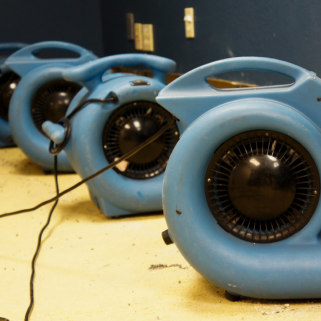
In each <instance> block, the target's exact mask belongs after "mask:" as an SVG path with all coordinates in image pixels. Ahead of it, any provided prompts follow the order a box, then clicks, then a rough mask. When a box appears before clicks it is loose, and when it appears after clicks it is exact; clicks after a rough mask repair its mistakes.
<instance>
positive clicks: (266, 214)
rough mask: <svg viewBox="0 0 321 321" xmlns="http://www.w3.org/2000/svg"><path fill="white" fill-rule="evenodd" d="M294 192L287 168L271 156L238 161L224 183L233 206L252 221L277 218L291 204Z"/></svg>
mask: <svg viewBox="0 0 321 321" xmlns="http://www.w3.org/2000/svg"><path fill="white" fill-rule="evenodd" d="M295 191H296V184H295V178H294V175H293V173H292V171H291V170H290V168H289V166H288V165H286V164H285V163H284V162H283V161H282V160H280V159H277V158H275V157H273V156H271V155H255V156H251V157H249V158H246V159H243V160H241V161H240V162H239V163H238V164H237V165H236V166H235V167H234V168H233V170H232V172H231V175H230V177H229V182H228V193H229V196H230V199H231V201H232V203H233V204H234V206H235V207H236V208H237V209H238V210H239V211H240V212H241V213H242V214H244V215H246V216H248V217H250V218H253V219H256V220H267V219H273V218H275V217H278V216H279V215H281V214H282V213H283V212H284V211H286V210H287V209H288V208H289V206H290V205H291V203H292V202H293V199H294V197H295Z"/></svg>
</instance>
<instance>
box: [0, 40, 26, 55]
mask: <svg viewBox="0 0 321 321" xmlns="http://www.w3.org/2000/svg"><path fill="white" fill-rule="evenodd" d="M25 46H27V44H26V43H23V42H3V43H0V54H1V53H2V52H6V51H13V50H19V49H21V48H23V47H25Z"/></svg>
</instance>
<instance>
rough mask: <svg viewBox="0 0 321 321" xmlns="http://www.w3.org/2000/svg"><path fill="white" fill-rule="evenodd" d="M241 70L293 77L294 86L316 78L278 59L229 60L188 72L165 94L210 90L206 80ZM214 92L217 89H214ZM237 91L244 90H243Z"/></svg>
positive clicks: (248, 58)
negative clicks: (268, 72) (302, 81)
mask: <svg viewBox="0 0 321 321" xmlns="http://www.w3.org/2000/svg"><path fill="white" fill-rule="evenodd" d="M241 70H262V71H271V72H276V73H278V74H282V75H285V76H289V77H292V78H293V79H294V80H295V84H294V86H295V85H296V84H297V83H298V82H300V81H301V80H303V79H306V78H307V77H315V76H316V75H315V73H312V72H310V71H308V70H306V69H304V68H301V67H299V66H296V65H294V64H291V63H289V62H285V61H282V60H278V59H272V58H262V57H237V58H228V59H223V60H219V61H216V62H212V63H209V64H207V65H204V66H201V67H199V68H196V69H194V70H192V71H190V72H188V73H187V74H185V75H183V76H182V77H180V78H178V79H177V80H175V81H174V82H172V83H171V84H170V85H169V86H168V88H166V89H165V90H164V93H165V92H166V91H167V89H168V91H172V90H182V89H184V90H185V91H186V90H188V89H189V88H191V89H193V90H201V89H205V90H208V88H209V86H208V83H207V80H206V79H207V78H208V77H210V76H214V75H218V74H222V73H225V72H230V71H241ZM266 88H267V89H268V87H266ZM213 90H217V89H215V88H213ZM236 90H242V88H241V89H236ZM274 90H275V88H274Z"/></svg>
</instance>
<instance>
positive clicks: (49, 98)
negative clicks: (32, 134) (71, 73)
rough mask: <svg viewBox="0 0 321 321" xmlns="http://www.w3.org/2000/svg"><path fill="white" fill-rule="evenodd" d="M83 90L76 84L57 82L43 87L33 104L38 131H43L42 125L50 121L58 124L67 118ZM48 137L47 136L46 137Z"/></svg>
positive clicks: (32, 113)
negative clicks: (76, 96)
mask: <svg viewBox="0 0 321 321" xmlns="http://www.w3.org/2000/svg"><path fill="white" fill-rule="evenodd" d="M80 89H81V86H79V85H78V84H76V83H73V82H69V81H65V80H56V81H52V82H49V83H47V84H46V85H44V86H42V87H41V88H40V89H39V90H38V91H37V92H36V94H35V96H34V98H33V101H32V104H31V115H32V119H33V122H34V124H35V125H36V127H37V128H38V130H39V131H40V132H41V133H42V134H43V135H45V133H44V132H43V131H42V124H43V123H44V122H45V121H47V120H50V121H52V122H53V123H57V122H58V121H59V120H60V119H61V118H62V117H64V116H65V114H66V112H67V109H68V107H69V104H70V103H71V101H72V99H73V98H74V96H75V95H76V94H77V93H78V91H79V90H80ZM45 136H46V135H45Z"/></svg>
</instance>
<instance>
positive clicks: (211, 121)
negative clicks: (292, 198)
mask: <svg viewBox="0 0 321 321" xmlns="http://www.w3.org/2000/svg"><path fill="white" fill-rule="evenodd" d="M245 69H257V70H268V71H275V72H278V73H281V74H285V75H288V76H291V77H293V79H294V80H295V83H294V84H292V85H289V86H282V87H266V88H259V87H258V88H253V89H237V90H217V89H214V88H212V87H211V86H209V85H208V84H207V82H206V78H207V77H208V76H210V75H213V74H218V73H222V72H225V71H232V70H245ZM320 92H321V80H320V79H319V78H317V77H316V75H315V74H314V73H311V72H309V71H307V70H305V69H303V68H300V67H298V66H295V65H292V64H289V63H286V62H283V61H279V60H274V59H268V58H256V57H245V58H231V59H226V60H222V61H218V62H215V63H211V64H208V65H205V66H202V67H200V68H197V69H195V70H193V71H191V72H189V73H188V74H186V75H184V76H182V77H181V78H179V79H178V80H176V81H174V82H173V83H172V84H170V85H169V86H167V87H166V88H165V89H164V90H163V91H162V92H161V93H160V94H159V96H158V98H157V101H158V102H160V103H161V104H162V105H163V106H164V107H165V108H167V109H168V110H169V111H170V112H172V113H173V114H174V115H176V116H177V117H178V118H180V119H181V121H183V122H184V124H185V126H187V130H185V132H184V134H183V135H182V137H181V139H180V141H179V142H178V144H177V145H176V147H175V149H174V151H173V153H172V155H171V158H170V160H169V163H168V166H167V169H166V173H165V178H164V186H163V206H164V213H165V217H166V221H167V224H168V228H169V234H170V237H171V239H172V240H173V241H174V242H175V244H176V245H177V247H178V249H179V250H180V252H181V253H182V254H183V256H184V257H185V258H186V260H187V261H188V262H189V263H190V264H191V265H192V266H193V267H194V268H195V269H196V270H197V271H198V272H199V273H201V274H202V275H203V276H204V277H206V278H207V279H208V280H210V281H211V282H213V283H215V284H217V285H219V286H221V287H222V288H224V289H226V290H227V291H229V292H231V293H233V294H238V295H245V296H248V297H255V298H265V299H289V298H293V299H296V298H320V297H321V268H320V266H321V245H320V236H319V235H320V231H321V204H320V202H319V204H318V206H317V208H316V211H315V213H314V215H313V217H312V219H311V220H310V222H309V223H308V224H307V225H306V226H305V227H304V228H303V229H302V230H300V231H299V232H298V233H296V234H294V235H293V236H291V237H289V238H287V239H284V240H282V241H279V242H275V243H270V244H255V243H250V242H247V241H243V240H241V239H238V238H236V237H235V236H233V235H231V234H229V233H228V232H226V231H225V230H224V229H223V228H222V227H220V226H219V225H218V223H217V221H216V220H215V218H214V217H213V215H212V213H211V211H210V209H209V207H208V205H207V201H206V198H205V193H204V179H205V172H206V169H207V166H208V163H209V161H210V159H211V157H212V155H213V152H214V151H215V150H216V149H217V148H218V147H219V146H220V145H221V144H222V143H224V142H225V141H226V140H227V139H229V138H231V137H233V136H234V135H237V134H239V133H242V132H245V131H249V130H256V129H266V130H273V131H277V132H281V133H283V134H286V135H288V136H290V137H292V138H294V139H295V140H297V141H298V142H299V143H300V144H301V145H303V146H304V147H305V149H306V150H307V151H308V152H309V153H310V154H311V156H312V157H313V159H314V161H315V163H316V166H317V168H318V170H319V172H320V171H321V143H320V142H321V131H320V125H321V118H320V113H319V108H320V102H318V101H317V97H319V96H320ZM176 210H178V211H180V212H181V214H180V215H178V214H177V212H176Z"/></svg>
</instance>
